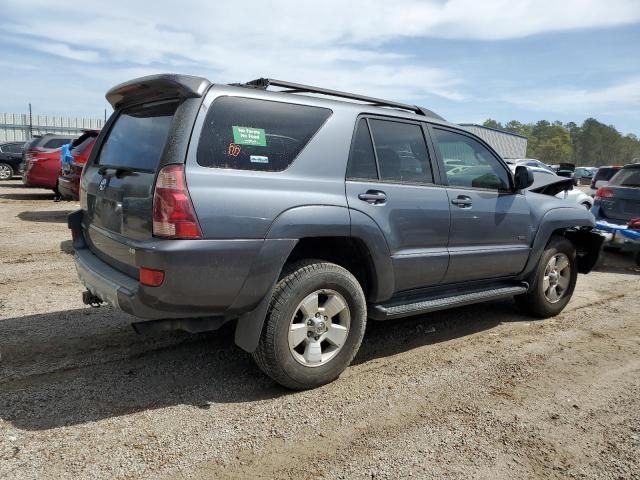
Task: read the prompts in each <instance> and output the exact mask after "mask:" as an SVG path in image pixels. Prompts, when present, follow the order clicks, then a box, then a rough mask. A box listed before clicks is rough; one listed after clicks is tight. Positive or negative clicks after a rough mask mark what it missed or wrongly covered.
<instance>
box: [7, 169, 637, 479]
mask: <svg viewBox="0 0 640 480" xmlns="http://www.w3.org/2000/svg"><path fill="white" fill-rule="evenodd" d="M52 198H53V197H52V195H51V194H49V193H47V192H46V191H44V190H27V189H25V188H22V186H21V183H20V182H19V181H11V182H5V183H2V184H1V185H0V245H1V251H0V352H1V354H2V359H1V361H0V478H15V479H30V478H63V477H66V478H138V477H154V478H176V477H177V478H196V479H204V478H216V479H220V478H348V479H351V478H367V479H371V478H375V479H378V478H405V477H415V478H443V477H447V478H471V477H473V478H525V477H529V478H567V477H569V478H611V479H622V478H625V479H626V478H640V323H639V318H640V316H639V315H638V312H639V311H640V295H638V291H639V289H640V276H638V275H639V274H640V271H639V270H638V269H637V268H635V267H634V266H633V263H632V262H631V259H630V258H628V257H624V256H621V255H617V256H613V255H608V256H606V257H605V258H604V263H603V264H602V265H601V266H600V267H599V271H598V272H594V273H592V274H590V275H587V276H580V278H579V280H578V287H577V290H576V294H575V296H574V298H573V300H572V301H571V303H570V304H569V307H568V308H567V309H566V310H565V312H564V313H563V314H562V315H560V316H558V317H556V318H553V319H549V320H545V321H532V320H531V319H529V318H525V317H523V316H520V315H519V314H517V313H516V311H515V309H514V306H513V304H512V302H494V303H491V304H487V305H481V306H474V307H470V308H462V309H457V310H454V311H450V312H445V313H438V314H433V315H429V316H426V317H423V318H419V319H409V320H405V321H399V322H395V323H388V324H372V325H370V327H369V330H368V332H367V336H366V337H365V341H364V343H363V346H362V349H361V351H360V353H359V355H358V356H357V358H356V361H355V364H354V365H353V366H351V367H350V368H349V369H348V370H347V371H346V372H345V373H344V374H343V375H342V377H341V378H340V379H339V380H338V381H336V382H335V383H333V384H331V385H328V386H325V387H323V388H320V389H318V390H315V391H311V392H302V393H291V392H288V391H285V390H283V389H281V388H279V387H278V386H276V385H274V384H273V383H272V382H271V381H269V380H268V379H267V378H265V377H264V376H263V375H262V374H261V373H260V372H259V371H258V370H257V368H256V367H255V366H254V365H253V363H252V361H251V359H250V358H249V356H248V355H247V354H245V353H244V352H242V351H241V350H239V349H238V348H236V347H234V346H233V341H232V338H233V335H232V330H231V329H230V328H225V329H223V330H222V331H220V332H215V333H213V334H206V335H193V336H190V335H186V334H185V335H182V334H167V335H157V336H153V337H143V336H138V335H136V334H135V333H134V332H133V330H132V329H131V327H130V322H131V320H132V318H131V317H128V316H127V315H125V314H122V313H119V312H116V311H113V310H112V309H110V308H107V307H103V308H100V309H91V308H87V307H84V306H83V305H82V303H81V301H80V293H81V291H82V288H81V287H80V285H79V284H78V282H77V281H76V277H75V272H74V269H73V263H72V255H71V251H70V242H69V240H68V238H69V233H68V231H67V229H66V223H65V215H66V213H67V212H68V211H71V210H73V209H75V208H77V205H76V204H74V203H68V202H61V203H53V201H52ZM432 327H433V328H435V331H433V330H432Z"/></svg>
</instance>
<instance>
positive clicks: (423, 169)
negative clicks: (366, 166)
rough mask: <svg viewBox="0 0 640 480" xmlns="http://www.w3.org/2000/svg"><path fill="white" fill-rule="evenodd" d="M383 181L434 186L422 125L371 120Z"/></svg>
mask: <svg viewBox="0 0 640 480" xmlns="http://www.w3.org/2000/svg"><path fill="white" fill-rule="evenodd" d="M369 125H371V133H372V134H373V142H374V144H375V149H376V155H377V157H378V167H379V168H380V179H381V180H388V181H394V182H406V183H433V173H432V171H431V164H430V162H429V153H428V151H427V144H426V142H425V139H424V135H423V133H422V128H421V127H420V126H419V125H415V124H412V123H401V122H394V121H388V120H377V119H371V120H369Z"/></svg>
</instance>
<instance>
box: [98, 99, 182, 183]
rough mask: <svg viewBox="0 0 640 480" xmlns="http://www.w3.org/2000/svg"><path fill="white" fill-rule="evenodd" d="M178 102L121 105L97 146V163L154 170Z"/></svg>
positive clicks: (115, 166)
mask: <svg viewBox="0 0 640 480" xmlns="http://www.w3.org/2000/svg"><path fill="white" fill-rule="evenodd" d="M177 107H178V102H163V103H154V104H150V105H141V106H136V107H131V108H127V109H124V110H123V111H122V112H121V113H120V114H119V115H118V118H117V119H116V121H115V123H114V124H113V127H112V128H111V131H110V132H109V136H108V137H107V139H106V141H105V142H104V144H103V145H102V148H101V149H100V154H99V156H98V161H97V163H98V165H100V166H108V167H114V168H133V169H136V170H146V171H155V169H156V167H157V166H158V163H159V161H160V156H161V155H162V151H163V150H164V145H165V143H166V142H167V137H168V135H169V128H170V127H171V122H172V121H173V115H174V114H175V112H176V109H177Z"/></svg>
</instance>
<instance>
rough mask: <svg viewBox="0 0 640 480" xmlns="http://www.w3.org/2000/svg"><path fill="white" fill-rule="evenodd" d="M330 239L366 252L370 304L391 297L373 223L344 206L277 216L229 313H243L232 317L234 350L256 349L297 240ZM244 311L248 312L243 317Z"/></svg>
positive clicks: (385, 258)
mask: <svg viewBox="0 0 640 480" xmlns="http://www.w3.org/2000/svg"><path fill="white" fill-rule="evenodd" d="M331 236H335V237H351V238H356V239H358V240H360V241H362V242H363V243H364V244H365V245H366V247H367V248H368V250H369V253H370V255H371V259H372V262H373V267H374V270H375V272H374V273H375V277H376V278H375V282H374V283H375V286H374V288H373V289H372V295H370V297H371V298H369V300H370V301H374V302H375V301H381V300H386V299H388V298H390V297H391V296H392V295H393V289H394V275H393V263H392V261H391V255H390V253H389V247H388V245H387V242H386V240H385V238H384V235H383V233H382V231H381V230H380V227H379V226H378V224H377V223H375V222H374V221H373V220H372V219H371V218H370V217H368V216H367V215H365V214H363V213H362V212H358V211H355V210H349V209H347V208H346V207H338V206H330V205H317V206H312V205H309V206H303V207H296V208H293V209H290V210H287V211H285V212H283V213H282V214H280V215H279V216H278V217H277V218H276V219H275V220H274V222H273V223H272V224H271V227H270V228H269V230H268V232H267V234H266V238H265V243H264V245H263V247H262V249H261V251H260V253H259V254H258V255H257V257H256V261H255V262H254V264H253V265H252V268H251V271H250V273H249V277H248V279H247V281H246V282H245V284H244V285H243V287H242V289H241V292H240V294H239V295H238V297H237V298H236V301H235V302H234V305H233V306H232V307H231V308H230V309H229V313H232V312H233V311H234V310H235V311H245V312H246V313H243V314H241V315H240V316H239V318H238V322H237V325H236V331H235V343H236V345H238V346H239V347H240V348H242V349H243V350H245V351H247V352H249V353H251V352H254V351H255V349H256V348H257V346H258V342H259V341H260V335H261V333H262V327H263V325H264V321H265V318H266V315H267V311H268V309H269V304H270V302H271V296H272V294H273V289H274V288H275V285H276V283H277V281H278V278H279V277H280V273H281V271H282V267H283V266H284V263H285V261H286V259H287V258H288V256H289V255H290V254H291V251H292V250H293V249H294V247H295V246H296V244H297V243H298V240H299V239H301V238H305V237H306V238H308V237H331ZM247 307H248V308H252V309H251V310H250V311H248V312H247Z"/></svg>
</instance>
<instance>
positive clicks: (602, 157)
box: [483, 118, 640, 167]
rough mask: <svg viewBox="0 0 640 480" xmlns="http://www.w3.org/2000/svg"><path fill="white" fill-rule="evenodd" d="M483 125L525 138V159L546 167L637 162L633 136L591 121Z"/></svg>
mask: <svg viewBox="0 0 640 480" xmlns="http://www.w3.org/2000/svg"><path fill="white" fill-rule="evenodd" d="M483 125H484V126H485V127H490V128H496V129H498V130H505V131H507V132H512V133H518V134H520V135H524V136H526V137H527V138H528V142H527V157H528V158H537V159H538V160H541V161H543V162H544V163H546V164H550V165H551V164H558V163H565V162H566V163H574V164H575V165H577V166H590V167H601V166H603V165H624V164H626V163H632V162H633V161H636V162H640V139H638V136H637V135H634V134H633V133H629V134H627V135H622V134H621V133H620V132H618V130H616V129H615V127H613V126H612V125H605V124H604V123H600V122H598V121H597V120H596V119H595V118H587V119H586V120H585V121H584V122H583V123H582V125H578V124H576V123H574V122H568V123H562V122H559V121H555V122H553V123H550V122H548V121H547V120H540V121H539V122H537V123H521V122H518V121H517V120H511V121H510V122H507V123H505V124H504V125H502V124H501V123H500V122H497V121H496V120H493V119H488V120H486V121H485V122H484V123H483Z"/></svg>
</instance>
